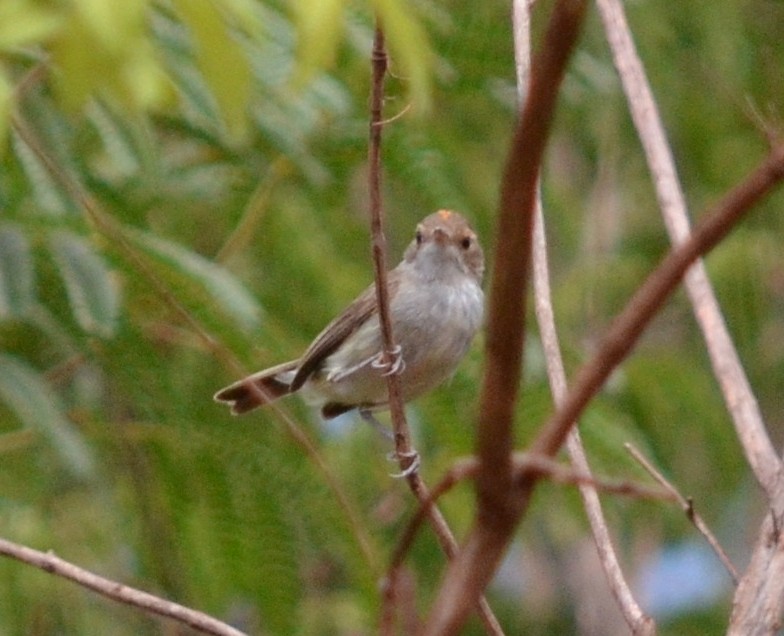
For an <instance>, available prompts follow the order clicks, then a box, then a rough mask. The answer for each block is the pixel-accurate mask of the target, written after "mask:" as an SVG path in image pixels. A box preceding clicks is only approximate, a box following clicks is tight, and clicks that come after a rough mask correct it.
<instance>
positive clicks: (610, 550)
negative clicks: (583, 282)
mask: <svg viewBox="0 0 784 636" xmlns="http://www.w3.org/2000/svg"><path fill="white" fill-rule="evenodd" d="M512 23H513V33H514V45H515V47H514V48H515V67H516V69H517V93H518V99H519V100H520V102H523V101H524V99H525V92H526V87H527V85H528V81H529V75H530V49H531V28H530V25H531V20H530V4H529V2H528V0H515V2H514V5H513V12H512ZM533 231H534V237H533V248H532V258H533V291H534V313H535V316H536V322H537V325H538V327H539V335H540V337H541V340H542V347H543V349H544V354H545V364H546V367H547V375H548V378H549V382H550V391H551V392H552V395H553V402H554V404H555V406H556V407H559V406H561V405H562V404H563V401H564V399H565V397H566V393H567V381H566V372H565V370H564V365H563V358H562V356H561V347H560V344H559V342H558V332H557V330H556V327H555V315H554V313H553V304H552V298H551V294H550V272H549V267H548V263H547V235H546V232H545V224H544V213H543V209H542V198H541V195H540V194H539V193H537V196H536V210H535V212H534V229H533ZM566 449H567V452H568V454H569V458H570V460H571V462H572V465H573V466H574V468H575V469H576V470H577V471H578V472H580V473H583V474H585V475H590V474H591V469H590V465H589V464H588V458H587V457H586V454H585V450H584V448H583V444H582V441H581V439H580V433H579V431H578V430H577V428H574V429H573V430H572V432H571V433H570V435H569V437H568V439H567V440H566ZM578 488H579V490H580V496H581V497H582V500H583V506H584V508H585V513H586V516H587V518H588V522H589V524H590V526H591V532H592V534H593V538H594V543H595V544H596V550H597V553H598V556H599V561H600V562H601V565H602V569H603V570H604V573H605V577H606V578H607V582H608V585H609V586H610V591H611V592H612V595H613V597H614V598H615V600H616V602H617V603H618V606H619V607H620V609H621V613H622V614H623V616H624V619H625V620H626V623H627V624H628V625H629V627H630V628H631V630H632V632H633V633H634V634H653V633H654V632H655V625H654V624H653V620H652V619H651V618H650V617H649V616H647V615H646V614H645V612H644V611H643V610H642V608H641V607H640V605H639V603H637V601H636V599H635V598H634V595H633V594H632V591H631V588H630V587H629V584H628V583H627V582H626V579H625V577H624V575H623V571H622V569H621V565H620V562H619V561H618V556H617V554H616V552H615V548H614V547H613V544H612V540H611V538H610V531H609V528H608V527H607V522H606V520H605V518H604V514H603V512H602V506H601V502H600V501H599V495H598V493H597V491H596V487H595V486H594V484H593V483H590V482H585V483H580V484H579V485H578Z"/></svg>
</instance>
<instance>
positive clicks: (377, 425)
mask: <svg viewBox="0 0 784 636" xmlns="http://www.w3.org/2000/svg"><path fill="white" fill-rule="evenodd" d="M359 415H360V417H361V418H362V419H363V420H365V421H366V422H367V423H368V424H370V425H371V426H372V427H373V428H374V429H376V431H377V432H378V433H379V434H380V435H382V436H383V437H385V438H386V439H388V440H390V441H394V440H395V436H394V435H392V431H390V430H389V428H387V427H386V426H384V425H383V424H382V423H381V422H379V421H378V420H377V419H376V416H375V415H373V412H372V411H371V410H370V409H368V408H362V407H360V409H359Z"/></svg>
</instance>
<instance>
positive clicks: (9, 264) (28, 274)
mask: <svg viewBox="0 0 784 636" xmlns="http://www.w3.org/2000/svg"><path fill="white" fill-rule="evenodd" d="M34 302H35V275H34V268H33V256H32V252H31V250H30V243H29V241H28V240H27V237H26V236H25V234H24V233H23V232H22V231H21V230H20V229H19V228H17V227H15V226H13V225H4V226H2V227H0V319H3V318H20V317H23V316H24V315H25V314H26V313H27V312H28V311H29V310H30V308H31V307H32V305H33V303H34Z"/></svg>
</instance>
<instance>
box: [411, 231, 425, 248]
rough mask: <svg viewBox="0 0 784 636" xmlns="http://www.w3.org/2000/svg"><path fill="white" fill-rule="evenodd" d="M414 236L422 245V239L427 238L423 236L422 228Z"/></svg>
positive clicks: (418, 243)
mask: <svg viewBox="0 0 784 636" xmlns="http://www.w3.org/2000/svg"><path fill="white" fill-rule="evenodd" d="M414 238H415V239H416V242H417V245H422V241H424V240H425V237H424V236H422V232H421V231H420V230H417V231H416V234H415V235H414Z"/></svg>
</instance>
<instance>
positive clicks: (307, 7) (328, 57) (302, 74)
mask: <svg viewBox="0 0 784 636" xmlns="http://www.w3.org/2000/svg"><path fill="white" fill-rule="evenodd" d="M344 5H345V0H316V2H296V3H294V7H295V9H296V11H295V20H296V27H297V43H298V45H297V49H298V57H299V60H298V65H297V72H296V78H295V83H296V84H302V83H304V82H305V81H307V80H309V79H310V78H311V77H312V76H313V75H314V74H315V73H316V72H317V71H320V70H322V69H324V68H327V67H329V66H331V64H332V61H333V59H334V57H335V52H336V50H337V48H338V41H339V39H340V32H341V26H342V23H343V21H342V12H343V7H344Z"/></svg>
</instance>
